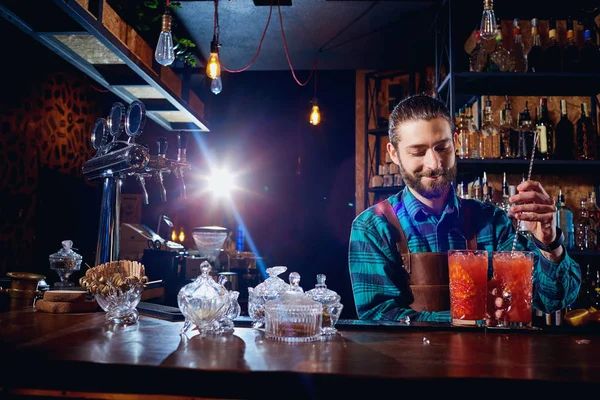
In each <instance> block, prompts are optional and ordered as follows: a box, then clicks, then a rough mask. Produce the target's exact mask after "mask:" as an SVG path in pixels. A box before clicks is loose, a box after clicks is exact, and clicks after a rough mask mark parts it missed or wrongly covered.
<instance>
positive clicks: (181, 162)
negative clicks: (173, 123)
mask: <svg viewBox="0 0 600 400" xmlns="http://www.w3.org/2000/svg"><path fill="white" fill-rule="evenodd" d="M189 135H190V134H189V132H184V131H181V132H179V134H178V135H177V161H176V162H172V163H171V169H172V171H173V174H174V175H175V177H176V178H177V181H178V182H179V192H180V196H181V198H182V199H186V198H187V188H186V185H185V178H184V171H185V170H186V169H191V166H190V165H189V164H188V163H187V155H186V153H187V142H188V137H189Z"/></svg>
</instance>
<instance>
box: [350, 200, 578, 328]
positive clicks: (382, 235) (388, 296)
mask: <svg viewBox="0 0 600 400" xmlns="http://www.w3.org/2000/svg"><path fill="white" fill-rule="evenodd" d="M450 192H451V194H450V195H449V196H448V203H447V205H446V207H445V209H444V211H443V213H442V214H441V215H433V214H430V213H428V212H427V211H426V208H425V207H424V205H423V203H421V202H420V201H419V200H418V199H417V198H416V197H415V196H414V195H413V194H412V193H411V192H410V190H408V189H407V188H404V189H403V190H402V191H400V192H399V193H398V194H396V195H394V196H391V197H390V198H388V200H387V201H389V202H390V203H391V204H392V208H393V209H394V211H395V212H396V215H397V216H398V219H399V221H400V226H401V227H402V230H403V231H404V233H405V235H406V240H407V241H408V249H409V251H410V252H411V253H421V252H444V251H447V250H451V249H465V248H466V238H465V235H464V233H463V232H465V231H468V232H476V234H477V248H478V249H479V250H487V251H488V254H489V263H488V265H489V267H488V277H489V278H491V276H492V272H493V270H492V262H491V258H492V252H493V251H495V250H511V249H512V244H513V240H514V235H515V228H514V226H513V225H512V223H511V221H510V219H509V218H508V216H507V215H506V213H505V212H504V211H503V210H501V209H500V208H498V207H496V206H494V205H491V204H487V203H483V202H481V201H478V200H459V198H458V197H457V196H456V194H455V193H454V191H453V190H451V191H450ZM463 207H469V211H470V220H469V221H464V218H463V216H462V213H463V211H464V210H463ZM464 224H469V226H468V228H469V229H468V230H465V229H464V228H465V226H464ZM395 231H396V229H395V228H394V227H393V225H392V224H390V223H389V222H388V221H387V219H386V218H385V216H384V215H383V214H382V213H381V211H379V209H378V208H377V207H376V206H372V207H370V208H368V209H366V210H365V211H363V212H362V213H361V214H360V215H359V216H358V217H356V218H355V220H354V221H353V223H352V231H351V233H350V246H349V254H348V260H349V265H350V276H351V280H352V290H353V292H354V301H355V303H356V311H357V313H358V317H359V318H360V319H373V320H375V319H383V320H398V319H400V318H404V317H406V316H408V317H410V318H411V319H413V320H416V321H429V322H449V321H450V312H449V311H442V312H429V311H422V312H417V311H414V310H412V309H411V308H410V305H409V302H410V299H411V298H412V296H411V295H410V293H406V292H403V291H402V290H401V289H400V287H402V286H405V285H402V284H399V285H396V284H395V283H394V282H393V281H392V280H391V278H390V277H391V275H392V273H391V272H392V271H393V270H395V269H397V268H402V266H401V261H399V259H400V255H399V254H398V250H397V248H396V242H395V238H396V237H397V234H395V233H394V232H395ZM517 250H531V251H533V252H534V263H535V265H534V271H533V306H534V307H535V308H537V309H538V310H541V311H543V312H546V313H550V312H553V311H556V310H559V309H562V308H565V307H566V306H567V305H569V304H571V303H573V302H574V301H575V299H576V297H577V295H578V293H579V287H580V285H581V269H580V267H579V265H578V264H577V263H576V262H575V261H574V260H573V259H572V258H571V257H569V255H568V254H567V252H566V250H565V251H564V258H563V259H562V261H560V262H559V263H554V262H551V261H549V260H547V259H546V258H545V257H543V256H542V255H541V253H540V251H539V250H538V249H537V248H536V247H535V245H534V244H533V243H532V242H531V241H529V240H528V239H527V238H525V237H524V236H522V235H519V239H518V242H517ZM394 275H396V276H404V275H403V274H394Z"/></svg>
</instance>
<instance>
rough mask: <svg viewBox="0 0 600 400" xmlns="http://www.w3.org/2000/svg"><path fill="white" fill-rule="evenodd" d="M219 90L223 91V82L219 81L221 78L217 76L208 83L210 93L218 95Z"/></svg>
mask: <svg viewBox="0 0 600 400" xmlns="http://www.w3.org/2000/svg"><path fill="white" fill-rule="evenodd" d="M221 90H223V82H222V81H221V76H217V77H216V78H215V79H213V80H212V81H211V82H210V91H211V92H213V93H214V94H219V93H221Z"/></svg>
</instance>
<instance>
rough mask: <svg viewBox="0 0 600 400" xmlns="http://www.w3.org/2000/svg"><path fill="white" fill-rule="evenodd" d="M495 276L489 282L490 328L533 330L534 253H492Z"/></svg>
mask: <svg viewBox="0 0 600 400" xmlns="http://www.w3.org/2000/svg"><path fill="white" fill-rule="evenodd" d="M492 266H493V269H494V276H493V279H492V281H491V282H490V297H491V300H490V304H491V303H492V302H493V304H494V309H493V310H490V312H489V315H490V325H492V326H501V327H512V328H520V327H531V311H532V310H531V301H532V292H533V253H532V252H531V251H495V252H493V253H492Z"/></svg>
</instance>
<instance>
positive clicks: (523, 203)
mask: <svg viewBox="0 0 600 400" xmlns="http://www.w3.org/2000/svg"><path fill="white" fill-rule="evenodd" d="M517 190H518V191H519V193H517V194H516V195H514V196H512V197H511V198H510V199H509V201H510V202H511V203H513V204H516V205H513V206H511V208H510V209H511V211H512V212H514V213H515V218H516V219H517V220H520V221H523V224H524V225H525V227H526V228H527V230H528V231H529V232H531V233H532V234H533V235H534V236H535V237H536V239H537V240H539V241H540V242H542V243H544V244H550V243H552V242H553V241H554V239H556V204H555V202H554V200H553V199H552V198H551V197H550V196H548V193H546V191H545V190H544V188H543V187H542V184H541V183H539V182H537V181H525V182H522V183H521V184H520V185H519V186H517Z"/></svg>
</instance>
